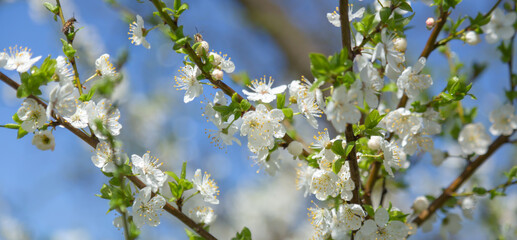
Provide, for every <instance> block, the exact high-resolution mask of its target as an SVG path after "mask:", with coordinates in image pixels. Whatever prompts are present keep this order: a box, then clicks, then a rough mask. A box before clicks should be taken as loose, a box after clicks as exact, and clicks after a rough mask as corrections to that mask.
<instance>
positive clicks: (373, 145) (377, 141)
mask: <svg viewBox="0 0 517 240" xmlns="http://www.w3.org/2000/svg"><path fill="white" fill-rule="evenodd" d="M382 140H383V139H382V137H380V136H372V137H371V138H370V140H368V147H369V148H370V149H372V150H379V149H380V148H381V141H382Z"/></svg>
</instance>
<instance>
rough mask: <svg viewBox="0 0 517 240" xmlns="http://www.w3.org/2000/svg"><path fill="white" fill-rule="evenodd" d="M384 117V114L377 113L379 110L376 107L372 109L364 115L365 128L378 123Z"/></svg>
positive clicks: (372, 126)
mask: <svg viewBox="0 0 517 240" xmlns="http://www.w3.org/2000/svg"><path fill="white" fill-rule="evenodd" d="M383 118H384V116H381V115H379V111H377V109H374V110H373V111H372V112H370V114H368V116H367V117H366V120H365V121H364V125H365V127H366V129H372V128H374V127H376V126H377V124H379V122H380V121H381V120H382V119H383Z"/></svg>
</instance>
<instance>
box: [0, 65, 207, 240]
mask: <svg viewBox="0 0 517 240" xmlns="http://www.w3.org/2000/svg"><path fill="white" fill-rule="evenodd" d="M0 80H2V81H3V82H5V83H6V84H7V85H9V86H10V87H11V88H13V89H15V90H17V89H18V87H19V86H20V85H19V84H18V83H17V82H15V81H14V80H12V79H11V78H9V77H7V76H6V75H4V74H3V73H2V72H0ZM29 98H32V99H34V100H36V101H37V102H38V103H39V104H41V105H42V106H43V107H44V108H47V104H46V103H45V102H43V101H41V99H39V98H38V97H36V96H32V95H31V96H29ZM52 117H53V118H54V119H56V121H58V122H59V123H60V124H61V125H62V126H64V127H65V128H66V129H68V130H69V131H70V132H72V133H73V134H75V135H76V136H78V137H79V138H81V139H82V140H83V141H84V142H86V143H88V145H90V146H91V147H92V148H94V149H95V148H96V147H97V144H98V143H99V140H98V139H97V138H96V137H95V136H93V135H92V136H88V135H87V134H86V133H84V132H82V131H81V130H79V129H77V128H74V127H73V126H72V125H70V124H69V123H68V122H66V121H63V120H62V119H61V118H58V117H57V115H56V114H55V113H54V111H52ZM127 178H128V179H129V180H130V181H131V182H133V183H134V184H135V186H137V187H138V188H140V189H142V188H145V187H146V185H145V184H144V183H143V182H142V181H141V180H140V179H138V177H137V176H127ZM163 209H164V210H165V211H167V212H168V213H170V214H172V215H173V216H175V217H176V218H178V219H179V220H180V221H181V222H183V223H184V224H185V225H187V226H188V227H190V228H191V229H192V230H194V231H195V232H197V233H198V234H199V235H200V236H202V237H204V238H205V239H208V240H217V239H216V238H215V237H214V236H212V235H211V234H210V233H209V232H207V231H206V230H205V229H204V228H203V227H201V226H200V225H198V224H197V223H196V222H194V220H192V219H190V218H189V217H188V216H187V215H185V214H183V213H182V212H181V211H179V210H178V209H177V208H175V207H173V206H172V205H170V204H169V203H166V204H165V206H164V207H163Z"/></svg>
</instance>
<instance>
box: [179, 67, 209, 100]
mask: <svg viewBox="0 0 517 240" xmlns="http://www.w3.org/2000/svg"><path fill="white" fill-rule="evenodd" d="M180 72H181V74H182V75H181V76H180V77H179V78H178V77H176V76H175V77H174V81H176V85H174V87H176V89H177V90H186V92H185V97H183V102H185V103H188V102H190V101H192V100H194V98H196V97H199V95H201V94H202V93H203V86H202V85H201V83H200V82H199V81H198V80H197V77H198V76H199V75H200V74H201V70H199V68H198V67H197V66H194V67H192V66H190V65H186V66H185V67H182V68H181V70H180Z"/></svg>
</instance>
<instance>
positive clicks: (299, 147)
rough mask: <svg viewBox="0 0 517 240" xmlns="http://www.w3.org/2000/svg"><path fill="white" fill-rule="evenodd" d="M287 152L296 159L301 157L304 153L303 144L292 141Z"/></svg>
mask: <svg viewBox="0 0 517 240" xmlns="http://www.w3.org/2000/svg"><path fill="white" fill-rule="evenodd" d="M287 151H288V152H289V153H290V154H291V155H293V156H294V157H297V156H300V154H302V152H303V144H301V143H300V142H298V141H292V142H291V143H289V146H287Z"/></svg>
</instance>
